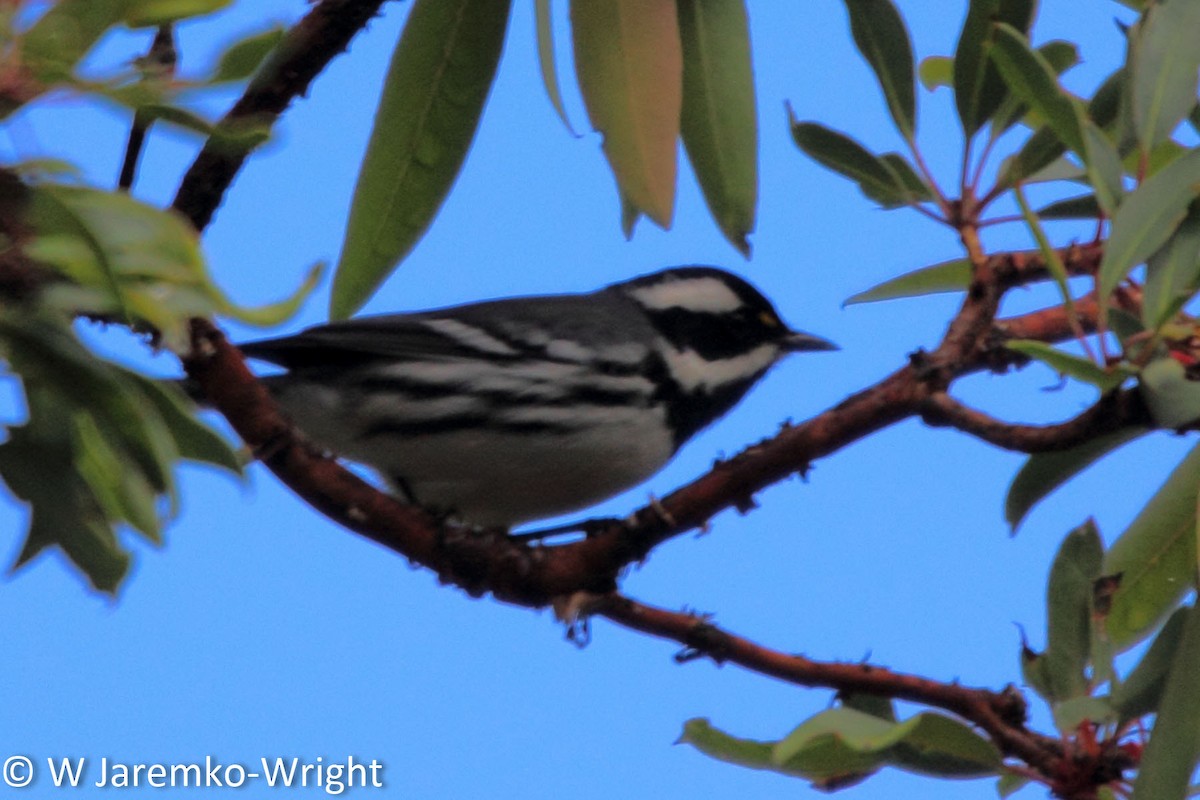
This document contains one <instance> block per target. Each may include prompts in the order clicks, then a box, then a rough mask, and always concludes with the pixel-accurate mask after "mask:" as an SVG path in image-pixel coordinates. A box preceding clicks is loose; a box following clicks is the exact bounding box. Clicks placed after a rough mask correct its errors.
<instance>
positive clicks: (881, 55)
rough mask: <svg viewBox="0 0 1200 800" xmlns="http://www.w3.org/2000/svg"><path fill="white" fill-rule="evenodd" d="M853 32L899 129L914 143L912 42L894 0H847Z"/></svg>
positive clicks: (859, 49) (914, 104) (851, 30)
mask: <svg viewBox="0 0 1200 800" xmlns="http://www.w3.org/2000/svg"><path fill="white" fill-rule="evenodd" d="M845 2H846V10H847V11H848V12H850V32H851V34H852V35H853V36H854V43H855V44H856V45H857V46H858V51H859V52H860V53H862V56H863V58H864V59H866V61H867V63H868V64H870V65H871V69H873V70H874V71H875V77H876V78H878V79H879V86H880V88H881V89H883V97H884V99H885V100H886V101H887V105H888V110H890V111H891V112H892V119H893V120H895V122H896V128H897V129H898V130H899V131H900V133H901V135H902V136H904V138H905V139H906V140H907V141H909V142H911V141H912V140H913V136H914V134H915V133H916V127H917V100H916V94H915V85H914V83H915V82H914V80H913V52H912V41H911V40H910V38H909V35H908V29H907V28H906V27H905V26H904V18H903V17H901V16H900V12H899V11H897V10H896V6H895V5H894V4H893V3H892V2H891V0H845Z"/></svg>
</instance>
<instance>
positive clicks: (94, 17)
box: [5, 0, 131, 112]
mask: <svg viewBox="0 0 1200 800" xmlns="http://www.w3.org/2000/svg"><path fill="white" fill-rule="evenodd" d="M130 5H131V0H58V2H56V3H54V4H52V5H51V6H50V8H49V9H48V10H47V11H46V13H44V14H42V15H41V16H40V17H39V18H38V20H37V22H35V23H34V24H33V25H32V27H30V28H29V30H27V31H26V32H25V33H24V34H23V35H22V36H21V39H20V41H21V49H20V53H21V61H22V63H23V64H24V66H25V67H27V68H28V69H30V70H31V71H32V72H33V74H34V75H36V76H37V77H38V80H39V82H41V83H44V84H54V83H57V82H59V81H62V80H64V79H65V78H66V77H67V76H68V75H69V74H70V73H71V71H72V69H73V68H74V67H75V65H76V64H77V63H79V62H80V61H81V60H83V57H84V56H86V55H87V53H88V51H89V50H91V49H92V46H93V45H95V44H96V42H98V41H99V40H100V37H101V36H103V35H104V34H105V33H106V32H107V31H108V30H109V29H110V28H113V27H115V26H116V25H119V24H120V23H121V21H122V19H123V18H124V16H125V12H126V9H127V8H128V7H129V6H130ZM11 110H12V109H11V108H6V109H5V111H6V112H7V111H11Z"/></svg>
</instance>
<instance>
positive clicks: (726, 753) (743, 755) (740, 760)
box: [676, 718, 808, 777]
mask: <svg viewBox="0 0 1200 800" xmlns="http://www.w3.org/2000/svg"><path fill="white" fill-rule="evenodd" d="M676 744H690V745H691V746H692V747H695V748H696V749H697V750H699V751H700V752H701V753H704V754H705V755H707V756H710V757H711V758H715V759H718V760H720V761H725V762H728V763H730V764H737V765H738V766H741V767H749V768H750V769H760V770H770V771H772V772H781V773H783V774H785V775H793V776H800V777H808V773H806V772H804V771H802V770H797V769H790V768H789V767H788V766H787V765H786V764H779V763H776V761H775V759H774V758H773V757H772V753H773V751H774V743H773V742H760V741H755V740H753V739H739V738H737V737H735V736H730V735H729V734H727V733H725V732H724V731H721V730H719V729H717V728H714V727H713V726H712V723H710V722H709V721H708V720H707V719H699V718H697V719H690V720H688V721H687V722H685V723H684V725H683V733H682V734H681V735H680V737H679V739H678V741H677V742H676Z"/></svg>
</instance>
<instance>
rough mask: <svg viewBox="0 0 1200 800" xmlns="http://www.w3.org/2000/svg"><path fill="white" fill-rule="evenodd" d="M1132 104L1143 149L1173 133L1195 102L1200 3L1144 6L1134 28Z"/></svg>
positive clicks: (1186, 0) (1184, 0)
mask: <svg viewBox="0 0 1200 800" xmlns="http://www.w3.org/2000/svg"><path fill="white" fill-rule="evenodd" d="M1132 35H1134V36H1136V37H1137V39H1138V41H1137V44H1136V47H1133V48H1132V50H1131V55H1132V58H1131V60H1130V63H1129V70H1130V81H1129V88H1130V96H1129V103H1130V110H1131V112H1132V116H1133V127H1134V130H1135V131H1136V132H1137V137H1138V143H1139V144H1140V146H1141V151H1142V152H1143V153H1149V152H1150V151H1151V150H1152V149H1153V148H1154V147H1155V145H1157V144H1158V143H1159V142H1161V141H1163V140H1165V139H1166V138H1167V137H1169V136H1170V135H1171V133H1172V132H1173V131H1174V130H1175V128H1176V127H1177V126H1178V125H1179V123H1180V122H1182V121H1183V118H1184V117H1186V116H1187V114H1188V112H1189V111H1191V110H1192V108H1194V107H1195V106H1196V88H1197V76H1198V74H1200V48H1198V47H1196V42H1197V41H1200V3H1195V2H1193V1H1192V0H1165V1H1164V2H1160V3H1155V4H1153V5H1152V6H1150V7H1149V8H1148V9H1147V10H1146V14H1145V16H1144V17H1143V19H1142V20H1141V21H1140V22H1139V23H1138V25H1137V28H1136V31H1135V32H1133V34H1132Z"/></svg>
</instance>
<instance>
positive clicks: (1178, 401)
mask: <svg viewBox="0 0 1200 800" xmlns="http://www.w3.org/2000/svg"><path fill="white" fill-rule="evenodd" d="M1138 389H1139V391H1140V392H1141V394H1142V399H1143V400H1145V402H1146V407H1147V408H1148V409H1149V410H1150V416H1151V417H1152V418H1153V419H1154V421H1155V423H1156V424H1158V425H1159V427H1163V428H1171V429H1175V430H1177V429H1180V428H1184V427H1186V426H1188V425H1190V424H1191V423H1192V422H1194V421H1196V420H1197V419H1200V381H1197V380H1192V379H1191V377H1189V376H1188V374H1187V371H1186V370H1185V369H1184V366H1183V365H1182V364H1180V363H1179V362H1178V361H1176V360H1175V359H1173V358H1171V357H1170V356H1164V357H1162V358H1158V359H1155V360H1154V361H1151V362H1150V363H1149V364H1147V365H1146V366H1145V367H1143V368H1142V374H1141V383H1140V384H1139V385H1138Z"/></svg>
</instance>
